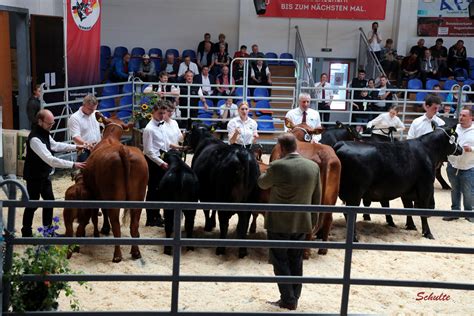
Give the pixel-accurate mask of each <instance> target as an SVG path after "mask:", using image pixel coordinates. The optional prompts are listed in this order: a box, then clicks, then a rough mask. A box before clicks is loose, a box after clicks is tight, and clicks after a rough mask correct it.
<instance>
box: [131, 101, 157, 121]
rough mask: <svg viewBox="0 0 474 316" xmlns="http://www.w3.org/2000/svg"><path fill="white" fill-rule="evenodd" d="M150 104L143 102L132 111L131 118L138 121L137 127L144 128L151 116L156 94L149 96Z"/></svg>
mask: <svg viewBox="0 0 474 316" xmlns="http://www.w3.org/2000/svg"><path fill="white" fill-rule="evenodd" d="M149 103H150V104H146V103H143V104H142V105H141V106H140V107H138V109H137V110H136V111H134V113H133V118H134V119H135V122H138V127H139V128H140V129H143V128H145V126H146V125H147V124H148V122H149V121H150V120H151V118H152V111H153V105H154V103H156V96H152V97H150V102H149Z"/></svg>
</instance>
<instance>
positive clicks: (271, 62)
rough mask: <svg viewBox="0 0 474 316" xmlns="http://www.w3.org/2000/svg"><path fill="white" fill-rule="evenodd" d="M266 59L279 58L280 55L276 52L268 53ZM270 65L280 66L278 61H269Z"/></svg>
mask: <svg viewBox="0 0 474 316" xmlns="http://www.w3.org/2000/svg"><path fill="white" fill-rule="evenodd" d="M265 58H278V55H277V54H276V53H274V52H268V53H266V54H265ZM267 64H268V65H278V60H268V61H267Z"/></svg>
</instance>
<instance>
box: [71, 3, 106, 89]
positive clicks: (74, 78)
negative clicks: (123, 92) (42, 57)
mask: <svg viewBox="0 0 474 316" xmlns="http://www.w3.org/2000/svg"><path fill="white" fill-rule="evenodd" d="M66 13H67V69H68V84H69V86H82V85H91V84H97V83H99V81H100V72H99V67H100V13H101V12H100V0H67V3H66Z"/></svg>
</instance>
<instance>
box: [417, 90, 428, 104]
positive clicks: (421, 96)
mask: <svg viewBox="0 0 474 316" xmlns="http://www.w3.org/2000/svg"><path fill="white" fill-rule="evenodd" d="M427 95H428V92H417V93H416V101H417V102H424V101H425V99H426V96H427ZM417 106H422V104H421V103H417Z"/></svg>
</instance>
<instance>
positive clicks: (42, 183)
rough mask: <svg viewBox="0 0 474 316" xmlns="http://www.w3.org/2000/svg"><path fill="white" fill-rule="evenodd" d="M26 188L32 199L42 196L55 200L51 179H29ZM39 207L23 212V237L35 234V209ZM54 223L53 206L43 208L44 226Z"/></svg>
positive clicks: (45, 198) (28, 208) (44, 198)
mask: <svg viewBox="0 0 474 316" xmlns="http://www.w3.org/2000/svg"><path fill="white" fill-rule="evenodd" d="M26 189H27V191H28V195H29V196H30V200H39V198H40V196H41V197H42V198H43V200H52V201H54V193H53V186H52V185H51V180H50V179H49V178H47V179H40V180H27V181H26ZM37 209H38V208H30V207H27V208H25V212H24V213H23V227H22V228H21V234H22V236H23V237H31V236H32V234H33V230H32V226H33V217H34V215H35V211H36V210H37ZM52 223H53V209H52V208H43V226H51V224H52Z"/></svg>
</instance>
